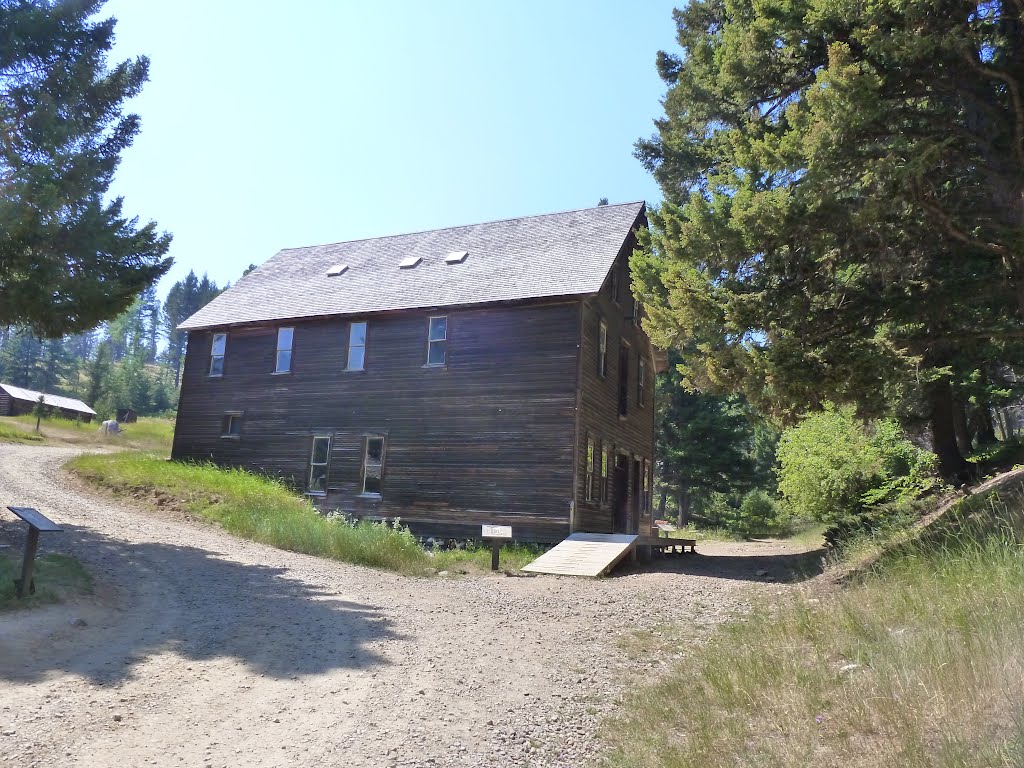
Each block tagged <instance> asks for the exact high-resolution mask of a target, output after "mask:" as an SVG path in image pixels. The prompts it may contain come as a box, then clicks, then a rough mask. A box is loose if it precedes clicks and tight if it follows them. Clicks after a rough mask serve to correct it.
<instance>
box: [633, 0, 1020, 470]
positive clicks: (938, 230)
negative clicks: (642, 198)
mask: <svg viewBox="0 0 1024 768" xmlns="http://www.w3.org/2000/svg"><path fill="white" fill-rule="evenodd" d="M1020 21H1021V11H1020V8H1019V5H1018V6H1015V5H1012V4H1010V3H1001V2H996V3H991V4H987V6H986V10H985V12H984V13H980V12H979V11H978V6H977V5H976V4H971V3H957V2H951V1H945V0H943V1H940V2H938V3H932V2H923V0H922V1H916V2H915V1H914V0H912V1H911V2H908V3H902V4H899V5H897V4H893V3H888V2H885V1H884V0H879V2H870V3H854V2H852V0H839V2H836V3H830V4H826V5H817V4H816V5H813V6H812V5H811V4H808V3H802V2H798V3H789V2H774V0H769V2H767V3H759V4H753V3H750V2H736V3H723V2H721V1H720V0H695V1H694V2H692V3H691V4H690V5H689V6H687V8H686V9H684V10H682V11H679V12H677V14H676V22H677V28H678V33H679V42H680V44H681V46H682V47H683V49H684V51H685V56H684V57H677V56H672V55H669V54H664V53H662V54H660V55H659V58H658V69H659V72H660V74H661V75H662V77H663V79H664V80H665V82H666V83H667V84H668V86H669V92H668V96H667V98H666V99H665V101H664V105H665V110H666V116H665V118H663V119H662V120H659V121H658V123H657V126H658V134H657V135H656V136H655V137H653V138H652V139H650V140H645V141H641V142H639V143H638V145H637V154H638V156H639V157H640V158H641V159H642V160H643V162H644V163H645V164H646V165H647V167H648V168H649V169H650V170H651V171H652V173H654V175H655V177H656V178H657V180H658V181H659V184H660V186H661V187H662V190H663V192H664V195H665V203H664V205H663V206H662V208H661V209H660V210H655V211H652V212H651V216H650V218H651V224H652V235H651V238H650V240H649V241H648V242H647V243H646V249H645V251H644V252H643V253H640V254H638V255H637V256H636V257H635V258H634V272H635V274H636V287H637V289H638V292H639V293H640V294H641V295H642V298H643V300H644V305H645V309H646V310H647V311H648V315H649V322H648V323H647V327H648V329H649V331H650V332H651V334H652V336H653V338H655V340H656V341H657V342H659V343H660V344H662V345H673V344H677V345H681V346H687V347H692V348H694V350H695V354H693V355H690V356H688V357H687V358H686V360H685V361H684V362H683V364H682V365H683V369H684V373H685V379H686V383H688V384H689V385H691V386H693V387H696V388H698V389H700V390H702V391H708V392H743V393H745V394H746V395H747V396H748V397H749V398H750V399H751V400H753V401H754V402H756V403H757V404H758V405H759V406H760V407H762V408H764V409H768V410H771V411H774V412H775V413H776V414H778V415H779V416H780V417H783V418H792V417H794V416H796V415H799V414H800V413H801V412H803V411H806V410H810V409H814V408H818V407H821V406H822V404H823V403H824V402H825V401H826V400H832V401H836V402H848V403H854V404H856V405H857V406H858V408H859V409H860V411H861V413H862V414H865V415H877V414H879V413H884V412H891V411H896V410H901V409H906V408H908V407H910V406H911V405H914V406H915V407H918V408H920V410H921V411H922V412H923V413H924V414H925V416H926V417H927V420H928V422H929V423H930V426H931V433H932V437H933V446H934V449H935V451H936V453H937V454H938V456H939V460H940V467H941V469H942V471H943V474H945V475H947V476H950V477H955V476H962V475H963V473H964V472H965V470H966V466H967V465H966V463H965V462H964V460H963V458H962V456H961V454H960V452H959V448H958V446H957V441H956V429H955V424H954V413H955V408H954V403H955V397H956V395H957V393H958V391H959V389H960V388H962V386H963V383H964V381H965V380H966V377H967V376H969V375H970V372H971V371H975V370H978V369H984V368H988V367H991V366H992V365H993V364H994V363H1000V362H1002V363H1010V362H1011V361H1012V360H1017V359H1019V358H1020V356H1021V355H1020V338H1021V336H1022V334H1021V333H1020V323H1021V317H1022V315H1021V314H1020V310H1021V308H1022V306H1024V304H1022V303H1021V301H1020V300H1019V294H1020V287H1021V286H1022V285H1024V280H1022V279H1021V277H1020V275H1024V272H1021V273H1018V266H1017V264H1016V261H1017V259H1018V254H1022V253H1024V250H1021V243H1022V240H1021V232H1022V231H1024V230H1022V227H1024V208H1021V210H1019V211H1017V214H1016V215H1017V218H1016V219H1014V215H1012V214H1011V212H1010V209H1011V208H1014V206H1017V207H1018V208H1020V207H1021V206H1024V164H1020V163H1018V159H1017V158H1018V155H1019V154H1020V153H1021V152H1024V109H1022V107H1021V104H1020V102H1019V99H1017V98H1016V97H1014V96H1013V93H1015V92H1016V93H1018V94H1019V92H1020V89H1021V88H1022V87H1024V59H1022V47H1021V35H1020V31H1021V25H1020ZM880 30H884V32H880ZM981 115H984V117H981ZM993 152H994V153H995V154H993ZM997 156H1005V157H1006V158H1007V160H1006V162H1005V164H1004V165H1003V166H1000V164H999V163H1000V162H1001V161H997ZM1011 202H1012V204H1011Z"/></svg>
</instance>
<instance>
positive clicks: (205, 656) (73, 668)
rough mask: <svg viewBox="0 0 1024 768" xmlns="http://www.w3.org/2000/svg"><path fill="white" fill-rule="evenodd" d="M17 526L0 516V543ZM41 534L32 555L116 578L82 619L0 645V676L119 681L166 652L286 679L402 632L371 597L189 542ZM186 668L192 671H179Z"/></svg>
mask: <svg viewBox="0 0 1024 768" xmlns="http://www.w3.org/2000/svg"><path fill="white" fill-rule="evenodd" d="M22 527H24V526H22ZM17 528H18V526H17V525H12V524H9V523H8V522H7V521H4V522H2V523H0V543H9V544H12V545H14V546H16V547H20V546H21V538H22V536H21V531H20V530H17ZM49 537H50V538H46V537H44V540H43V541H42V542H41V546H40V553H41V554H42V553H44V552H61V553H66V554H69V555H71V556H73V557H76V558H78V559H79V560H80V561H82V563H83V564H84V565H85V566H86V567H87V568H88V569H89V571H90V572H91V573H92V575H93V577H94V578H95V580H96V583H97V590H98V592H100V593H102V592H103V591H104V589H106V590H107V591H108V592H109V591H110V590H109V586H110V585H116V587H117V589H116V591H115V592H114V595H113V597H112V599H109V600H107V599H102V600H101V599H100V598H97V600H96V601H95V603H96V604H97V605H98V604H99V603H101V602H112V603H113V607H111V608H109V609H108V610H96V605H83V606H81V608H82V612H83V615H89V616H90V617H91V618H90V621H89V622H88V623H87V625H86V626H75V625H74V623H73V622H72V623H69V622H68V621H67V620H64V621H62V623H61V625H60V626H58V627H56V628H50V629H49V630H48V631H47V632H46V633H45V635H44V636H42V637H38V638H20V639H21V640H22V641H23V642H21V643H11V642H7V643H3V642H0V679H6V680H12V681H13V680H17V681H33V680H38V679H41V678H43V677H44V676H46V675H47V674H48V673H50V672H53V671H63V672H69V673H72V674H77V675H81V676H83V677H86V678H89V679H90V680H93V681H94V682H98V683H100V684H104V683H113V684H116V683H118V682H120V681H122V680H124V679H127V678H129V677H132V676H133V674H134V672H133V670H134V666H135V664H136V663H137V662H139V661H141V660H143V659H144V658H146V657H147V656H149V655H151V654H154V653H158V652H161V651H168V650H169V651H172V652H174V653H176V654H178V655H180V656H182V657H183V661H182V664H183V665H187V662H188V661H189V660H192V661H196V662H202V661H206V660H212V659H217V658H222V657H234V658H235V659H237V660H238V661H239V662H241V663H243V664H245V665H246V666H247V667H248V668H249V669H250V671H251V672H252V673H254V674H257V675H266V676H268V677H274V678H291V677H298V676H302V675H315V674H318V673H322V672H326V671H329V670H332V669H339V668H341V669H364V668H367V667H374V666H379V665H383V664H385V663H387V662H386V661H385V660H384V659H383V658H382V657H381V656H380V655H378V654H377V653H375V652H374V651H372V650H370V649H369V648H368V647H367V646H368V645H369V644H371V643H375V642H379V641H381V640H389V639H392V640H400V639H402V638H401V636H400V635H398V634H397V633H395V632H394V631H393V630H392V629H391V622H390V620H389V619H387V618H385V617H384V616H382V615H381V614H380V613H379V612H378V611H377V610H376V609H375V608H374V607H373V606H369V605H363V604H360V603H354V602H350V601H347V600H341V599H338V598H337V597H336V596H335V595H333V594H332V593H330V592H326V591H322V590H320V589H317V588H316V587H314V586H312V585H310V584H307V583H304V582H302V581H299V580H296V579H293V578H289V577H288V576H287V575H286V569H284V568H277V567H270V566H262V565H246V564H243V563H238V562H234V561H232V560H227V559H222V558H220V557H218V555H217V553H216V552H210V551H207V550H203V549H197V548H194V547H181V546H174V545H168V544H160V543H145V544H129V543H126V542H122V541H119V540H117V539H112V538H109V537H107V536H104V535H102V534H99V533H96V532H95V531H93V530H90V529H88V528H82V527H78V526H73V525H68V526H65V529H64V532H63V533H56V534H49ZM32 613H35V612H34V611H33V612H32ZM19 615H22V616H24V615H25V614H22V613H21V612H16V613H14V614H11V613H8V614H5V615H4V616H0V622H7V621H8V620H13V621H16V620H17V617H18V616H19ZM93 617H98V618H93ZM3 639H4V635H3V633H0V640H3ZM16 639H17V638H16ZM8 640H10V636H8ZM25 647H28V648H30V649H31V650H29V651H25V650H24V649H25ZM19 648H20V649H21V650H20V651H19ZM190 674H196V673H189V672H186V671H184V670H183V671H182V675H185V676H187V675H190Z"/></svg>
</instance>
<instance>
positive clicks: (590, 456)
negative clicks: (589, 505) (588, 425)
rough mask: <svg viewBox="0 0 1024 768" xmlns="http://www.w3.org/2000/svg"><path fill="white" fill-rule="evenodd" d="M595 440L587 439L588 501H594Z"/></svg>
mask: <svg viewBox="0 0 1024 768" xmlns="http://www.w3.org/2000/svg"><path fill="white" fill-rule="evenodd" d="M594 456H595V453H594V438H593V437H590V436H588V437H587V480H586V483H587V485H586V489H585V490H584V498H585V499H586V500H587V501H593V500H594Z"/></svg>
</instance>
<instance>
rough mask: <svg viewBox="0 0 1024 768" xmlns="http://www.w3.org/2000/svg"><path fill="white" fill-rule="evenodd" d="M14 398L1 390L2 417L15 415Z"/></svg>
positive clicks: (0, 413) (0, 406) (0, 412)
mask: <svg viewBox="0 0 1024 768" xmlns="http://www.w3.org/2000/svg"><path fill="white" fill-rule="evenodd" d="M13 408H14V398H13V397H11V396H10V395H9V394H7V393H6V392H4V391H3V390H2V389H0V416H13V415H14V410H13Z"/></svg>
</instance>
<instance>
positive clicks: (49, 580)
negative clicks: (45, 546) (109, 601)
mask: <svg viewBox="0 0 1024 768" xmlns="http://www.w3.org/2000/svg"><path fill="white" fill-rule="evenodd" d="M21 561H22V557H21V554H18V553H4V554H2V555H0V611H8V610H14V609H18V608H32V607H34V606H37V605H45V604H47V603H62V602H65V601H66V600H70V599H73V598H75V597H79V596H81V595H87V594H90V593H91V592H92V589H93V581H92V576H90V575H89V572H88V571H86V570H85V568H83V567H82V564H81V563H79V562H78V561H77V560H75V559H73V558H70V557H67V556H65V555H44V556H43V557H39V558H37V559H36V563H35V567H34V573H33V581H34V582H35V584H36V591H35V593H34V594H32V595H29V596H28V597H26V598H24V599H22V600H18V599H17V597H15V592H14V579H20V578H21Z"/></svg>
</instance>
